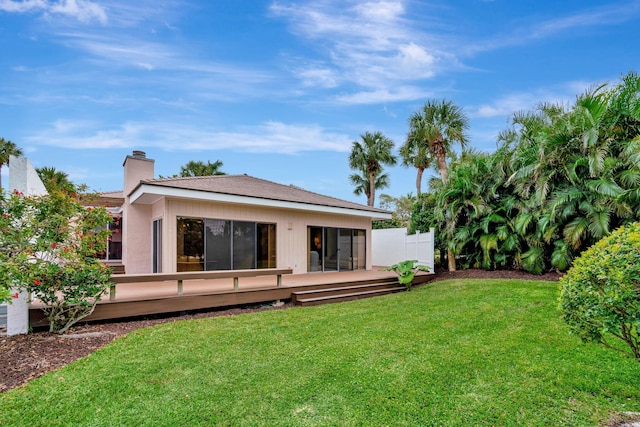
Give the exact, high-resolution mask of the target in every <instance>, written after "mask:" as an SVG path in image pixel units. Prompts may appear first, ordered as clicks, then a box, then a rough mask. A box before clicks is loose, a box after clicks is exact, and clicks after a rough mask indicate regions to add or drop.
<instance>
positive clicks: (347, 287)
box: [291, 280, 398, 304]
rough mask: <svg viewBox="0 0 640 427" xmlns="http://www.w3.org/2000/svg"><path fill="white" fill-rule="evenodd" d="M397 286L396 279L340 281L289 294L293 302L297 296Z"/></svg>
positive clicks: (319, 295)
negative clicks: (339, 282) (319, 287)
mask: <svg viewBox="0 0 640 427" xmlns="http://www.w3.org/2000/svg"><path fill="white" fill-rule="evenodd" d="M397 286H398V281H397V280H385V281H382V282H380V281H375V282H367V283H358V284H354V283H341V284H334V285H329V287H325V288H321V289H311V290H306V291H296V292H292V294H291V302H293V303H294V304H295V303H296V301H297V300H298V299H299V298H305V299H308V298H316V297H323V296H327V295H340V294H352V293H357V292H364V291H372V290H378V289H387V288H395V287H397Z"/></svg>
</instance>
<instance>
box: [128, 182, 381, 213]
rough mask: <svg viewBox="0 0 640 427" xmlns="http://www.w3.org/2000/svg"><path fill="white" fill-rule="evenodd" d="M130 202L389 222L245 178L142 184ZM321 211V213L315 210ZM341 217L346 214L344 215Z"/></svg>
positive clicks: (331, 200) (359, 208) (366, 209)
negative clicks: (256, 208) (218, 205)
mask: <svg viewBox="0 0 640 427" xmlns="http://www.w3.org/2000/svg"><path fill="white" fill-rule="evenodd" d="M129 196H130V199H131V202H132V203H135V202H138V203H154V202H155V201H156V200H158V199H159V198H160V197H166V196H174V197H184V198H192V199H194V198H195V199H204V200H217V201H227V202H232V203H233V202H235V203H244V204H252V205H263V206H273V207H285V208H286V207H288V208H294V209H295V208H298V209H303V210H311V209H310V207H309V206H313V207H315V208H314V210H321V211H322V210H325V211H326V208H332V209H329V211H332V212H335V213H340V212H341V211H345V210H346V211H349V213H351V214H358V215H362V216H371V217H375V218H389V217H390V212H388V211H385V210H383V209H378V208H374V207H371V206H366V205H361V204H358V203H353V202H349V201H347V200H342V199H337V198H335V197H330V196H324V195H322V194H318V193H314V192H312V191H307V190H304V189H302V188H299V187H295V186H291V185H283V184H278V183H275V182H272V181H267V180H264V179H260V178H255V177H252V176H249V175H214V176H198V177H187V178H163V179H150V180H143V181H141V182H140V184H138V185H137V186H136V187H135V188H134V189H133V191H132V192H131V194H129ZM318 208H324V209H318ZM346 211H345V212H342V213H347V212H346Z"/></svg>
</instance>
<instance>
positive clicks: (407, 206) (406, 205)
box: [379, 193, 416, 228]
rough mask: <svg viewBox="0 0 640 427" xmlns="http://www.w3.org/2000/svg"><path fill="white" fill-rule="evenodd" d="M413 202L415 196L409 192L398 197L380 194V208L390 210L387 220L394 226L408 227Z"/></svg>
mask: <svg viewBox="0 0 640 427" xmlns="http://www.w3.org/2000/svg"><path fill="white" fill-rule="evenodd" d="M415 202H416V198H415V197H413V194H411V193H409V194H407V195H405V196H400V197H392V196H390V195H388V194H381V195H380V208H381V209H385V210H388V211H391V212H392V213H391V220H389V222H390V224H391V225H392V227H394V228H395V227H409V223H410V222H411V211H412V210H413V205H414V204H415ZM379 228H381V227H379Z"/></svg>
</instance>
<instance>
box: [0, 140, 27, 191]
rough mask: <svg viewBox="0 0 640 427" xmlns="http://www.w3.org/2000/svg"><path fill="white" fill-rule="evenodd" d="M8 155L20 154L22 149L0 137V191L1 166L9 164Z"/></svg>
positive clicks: (0, 184) (0, 179) (0, 181)
mask: <svg viewBox="0 0 640 427" xmlns="http://www.w3.org/2000/svg"><path fill="white" fill-rule="evenodd" d="M10 156H22V150H21V149H20V148H18V146H17V145H16V144H14V143H13V142H11V141H7V140H6V139H4V138H0V191H2V166H4V165H8V164H9V157H10Z"/></svg>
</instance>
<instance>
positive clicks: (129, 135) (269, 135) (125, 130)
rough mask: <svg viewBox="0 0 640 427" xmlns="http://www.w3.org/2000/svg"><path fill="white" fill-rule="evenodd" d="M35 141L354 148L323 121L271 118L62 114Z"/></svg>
mask: <svg viewBox="0 0 640 427" xmlns="http://www.w3.org/2000/svg"><path fill="white" fill-rule="evenodd" d="M25 140H26V142H27V143H28V144H30V145H32V146H38V145H41V146H42V145H47V146H56V147H64V148H67V149H113V148H136V147H137V148H140V147H158V148H162V149H165V150H167V151H173V150H175V149H180V150H194V151H199V150H215V149H227V150H235V151H242V152H265V153H282V154H295V153H299V152H304V151H338V152H346V151H348V150H349V149H350V146H351V140H350V138H349V137H348V136H347V135H346V134H341V133H336V132H331V131H329V130H327V129H325V128H323V127H322V126H320V125H318V124H287V123H282V122H277V121H268V122H264V123H261V124H258V125H255V126H246V127H242V128H239V129H233V130H218V129H206V128H205V127H203V126H202V125H196V124H194V125H193V126H187V125H184V124H181V123H171V122H126V123H123V124H121V125H119V126H117V127H113V128H110V129H102V128H101V124H100V123H97V122H92V121H72V120H57V121H55V122H53V123H52V124H51V126H50V127H49V128H46V129H43V130H42V131H40V132H39V133H37V134H34V135H32V136H31V137H28V138H26V139H25Z"/></svg>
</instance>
